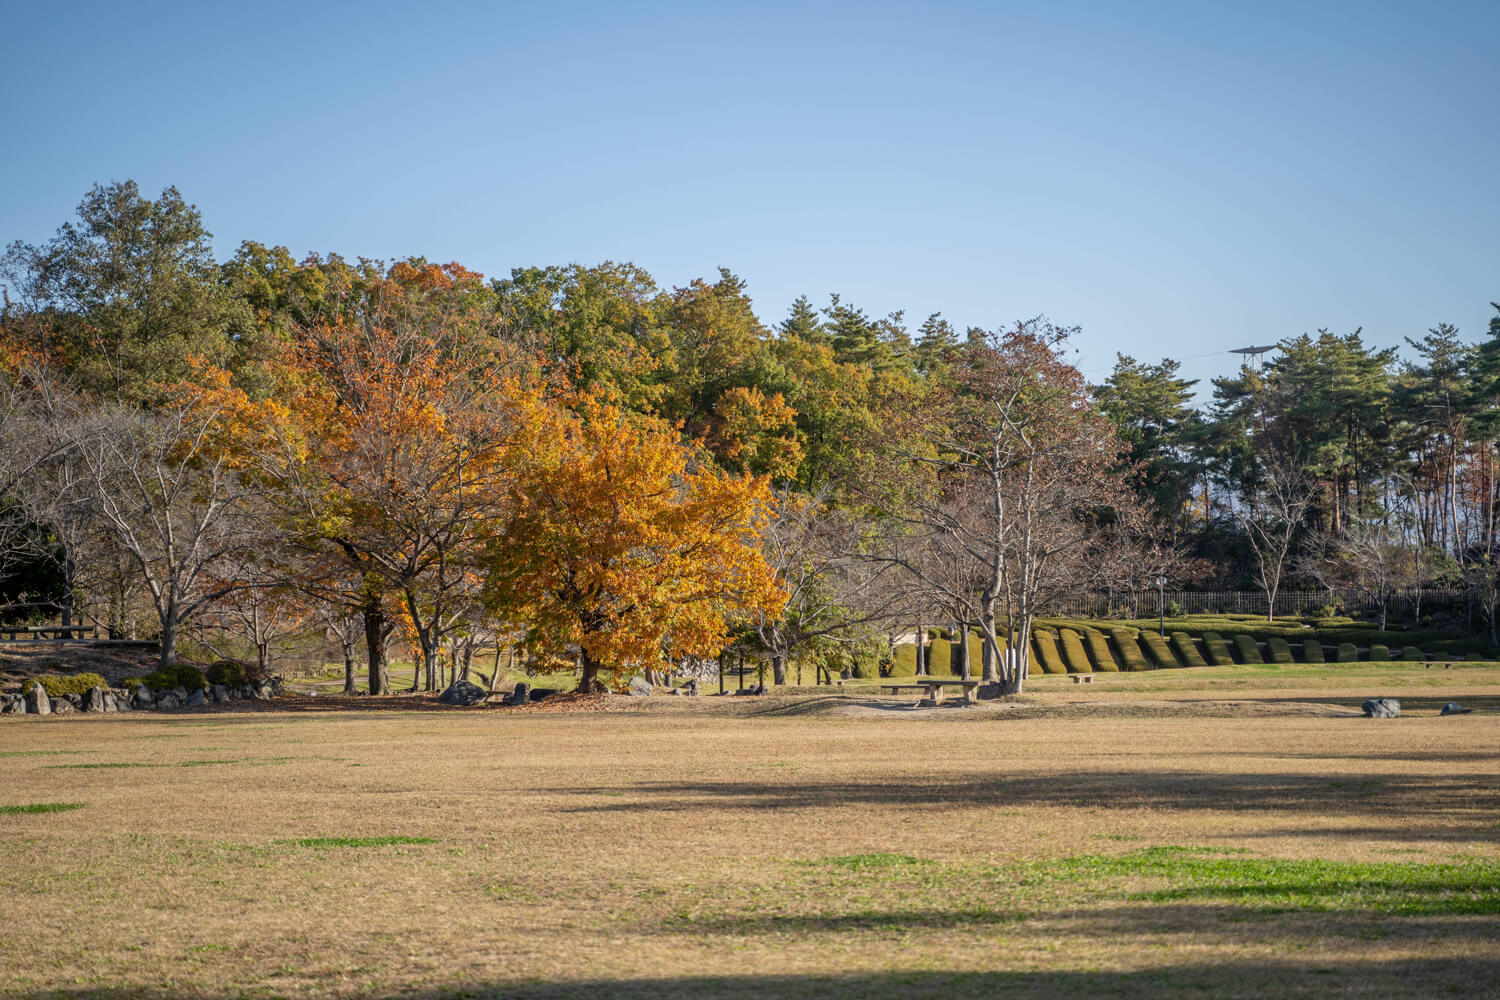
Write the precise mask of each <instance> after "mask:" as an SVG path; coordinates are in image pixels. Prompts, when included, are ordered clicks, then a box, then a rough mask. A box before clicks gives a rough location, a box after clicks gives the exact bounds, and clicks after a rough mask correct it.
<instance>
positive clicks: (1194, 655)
mask: <svg viewBox="0 0 1500 1000" xmlns="http://www.w3.org/2000/svg"><path fill="white" fill-rule="evenodd" d="M1172 648H1173V649H1174V650H1176V652H1177V659H1178V661H1179V662H1181V663H1182V665H1183V666H1185V667H1206V666H1208V662H1207V661H1206V660H1204V659H1203V656H1202V654H1201V653H1199V652H1198V647H1197V645H1196V644H1194V642H1193V637H1192V636H1190V635H1188V634H1187V633H1186V632H1173V633H1172Z"/></svg>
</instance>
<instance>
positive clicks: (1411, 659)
mask: <svg viewBox="0 0 1500 1000" xmlns="http://www.w3.org/2000/svg"><path fill="white" fill-rule="evenodd" d="M1401 659H1403V660H1405V661H1406V662H1408V663H1424V662H1426V660H1427V654H1426V653H1424V652H1422V651H1421V650H1420V649H1418V648H1417V647H1416V646H1402V647H1401Z"/></svg>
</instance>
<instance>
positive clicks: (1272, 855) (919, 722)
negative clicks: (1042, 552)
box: [0, 665, 1500, 998]
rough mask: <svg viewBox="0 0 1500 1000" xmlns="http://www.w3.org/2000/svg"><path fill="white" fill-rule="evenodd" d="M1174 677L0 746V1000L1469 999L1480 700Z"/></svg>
mask: <svg viewBox="0 0 1500 1000" xmlns="http://www.w3.org/2000/svg"><path fill="white" fill-rule="evenodd" d="M1377 666H1378V665H1377ZM1200 676H1201V681H1199V680H1195V679H1194V678H1193V672H1192V671H1176V672H1171V673H1170V677H1169V676H1168V675H1167V673H1166V672H1162V673H1161V674H1160V676H1158V675H1136V676H1126V675H1118V676H1109V677H1104V678H1100V679H1099V680H1098V681H1097V682H1096V683H1095V684H1093V685H1090V686H1089V687H1088V688H1083V687H1081V686H1074V685H1071V684H1067V683H1066V681H1067V679H1066V678H1048V679H1047V680H1048V683H1045V684H1038V685H1037V686H1036V687H1037V690H1036V692H1035V693H1034V694H1033V695H1031V696H1029V698H1028V705H1027V707H1025V708H1022V709H1019V710H1017V709H1010V708H995V707H992V706H986V707H983V708H978V709H967V708H953V709H946V708H945V709H942V710H936V711H922V712H919V711H913V710H911V709H909V708H908V707H907V706H906V702H904V701H899V700H894V699H887V700H884V701H882V700H879V699H874V698H868V697H865V696H863V695H831V694H823V695H818V696H813V697H810V698H806V699H780V698H778V699H766V700H757V699H716V698H700V699H696V700H693V701H689V700H687V699H653V700H652V702H653V704H651V705H650V706H649V707H642V706H641V704H640V703H639V702H636V703H625V704H623V705H622V708H621V710H619V711H611V712H602V713H589V714H548V713H544V712H534V711H526V712H517V711H505V710H498V709H495V710H480V711H472V710H470V711H466V710H449V711H441V712H439V711H430V712H429V711H422V712H414V711H363V712H351V713H330V712H305V711H272V712H265V711H256V712H243V713H216V714H187V713H183V714H176V715H171V716H163V715H148V714H135V715H129V716H120V717H115V716H97V717H96V716H89V717H81V716H76V715H75V716H70V717H67V718H61V719H52V720H46V719H35V718H23V719H10V718H7V719H5V720H0V848H3V852H4V854H3V863H0V928H3V931H0V996H19V997H40V996H64V997H105V996H141V997H148V998H158V997H199V996H202V997H221V996H249V997H270V996H292V997H300V996H375V997H386V996H417V997H440V996H507V997H521V998H539V997H563V996H577V997H588V998H599V997H610V996H639V997H664V996H737V997H752V996H798V997H819V998H829V997H842V996H857V997H912V996H927V997H989V996H1037V997H1042V996H1059V995H1069V996H1083V995H1097V996H1124V997H1161V996H1233V997H1264V996H1278V997H1279V996H1307V997H1314V996H1318V997H1321V996H1369V997H1377V996H1382V997H1383V996H1394V995H1414V996H1433V995H1439V996H1448V995H1452V996H1500V774H1497V772H1500V766H1497V764H1500V711H1497V709H1496V707H1495V706H1496V705H1497V701H1500V673H1497V671H1496V669H1495V668H1487V669H1476V668H1472V667H1471V668H1467V669H1462V670H1456V671H1452V672H1448V674H1447V676H1446V677H1444V678H1441V679H1439V678H1436V677H1434V676H1433V673H1432V672H1420V673H1419V672H1410V671H1408V672H1407V673H1404V674H1402V673H1398V672H1396V671H1394V670H1393V669H1388V668H1380V669H1377V670H1372V671H1371V672H1370V673H1369V674H1368V675H1366V680H1367V681H1368V683H1364V684H1363V687H1364V688H1366V690H1364V691H1363V692H1362V693H1361V692H1359V691H1358V689H1359V688H1360V687H1361V684H1362V682H1361V675H1360V674H1358V673H1356V672H1353V671H1351V669H1350V668H1349V667H1347V666H1346V667H1343V668H1340V669H1339V670H1338V671H1337V673H1336V675H1335V674H1334V673H1332V672H1330V673H1328V674H1327V675H1325V676H1326V678H1327V680H1326V683H1325V682H1323V681H1322V680H1320V677H1319V676H1318V675H1316V673H1304V672H1300V671H1299V673H1298V674H1297V676H1296V678H1295V683H1293V684H1291V685H1290V686H1289V685H1288V682H1287V681H1286V680H1284V679H1283V678H1280V677H1278V676H1277V673H1276V672H1275V671H1272V670H1268V671H1254V672H1247V673H1241V674H1240V675H1238V676H1237V677H1232V678H1228V679H1226V675H1225V674H1224V673H1222V672H1218V673H1210V672H1205V673H1204V674H1202V675H1200ZM1133 682H1134V686H1132V684H1133ZM1375 694H1390V695H1394V696H1396V697H1404V700H1405V701H1406V702H1407V703H1408V705H1409V706H1410V710H1411V712H1412V713H1413V714H1411V715H1409V716H1407V717H1403V718H1401V719H1396V720H1389V721H1375V720H1368V719H1363V718H1359V717H1355V715H1354V714H1352V713H1353V706H1357V704H1358V699H1359V698H1360V697H1361V696H1365V695H1375ZM1449 698H1452V699H1454V700H1459V701H1463V702H1466V703H1469V704H1474V705H1477V706H1479V707H1480V709H1481V710H1480V711H1477V712H1475V713H1473V714H1469V715H1462V716H1454V717H1447V718H1440V717H1438V716H1437V715H1436V707H1437V706H1438V705H1440V704H1441V703H1442V702H1443V701H1445V700H1448V699H1449ZM48 807H54V808H48ZM69 807H74V808H69Z"/></svg>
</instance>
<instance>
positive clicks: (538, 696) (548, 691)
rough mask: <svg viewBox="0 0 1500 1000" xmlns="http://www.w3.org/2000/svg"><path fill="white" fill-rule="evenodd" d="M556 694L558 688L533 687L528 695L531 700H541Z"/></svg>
mask: <svg viewBox="0 0 1500 1000" xmlns="http://www.w3.org/2000/svg"><path fill="white" fill-rule="evenodd" d="M555 694H557V689H556V688H532V689H531V691H530V693H529V694H528V695H527V697H528V698H529V699H530V700H531V701H541V700H542V699H543V698H550V697H552V696H553V695H555Z"/></svg>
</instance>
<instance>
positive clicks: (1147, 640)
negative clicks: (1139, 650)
mask: <svg viewBox="0 0 1500 1000" xmlns="http://www.w3.org/2000/svg"><path fill="white" fill-rule="evenodd" d="M1141 645H1142V646H1145V647H1146V651H1147V652H1148V653H1150V654H1151V660H1152V662H1153V663H1155V664H1156V665H1157V666H1158V667H1163V668H1170V667H1180V666H1182V664H1181V663H1178V662H1177V657H1176V656H1174V655H1172V647H1171V646H1168V645H1167V640H1165V639H1163V638H1162V637H1161V636H1160V635H1159V634H1158V633H1156V632H1145V631H1143V632H1141Z"/></svg>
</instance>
